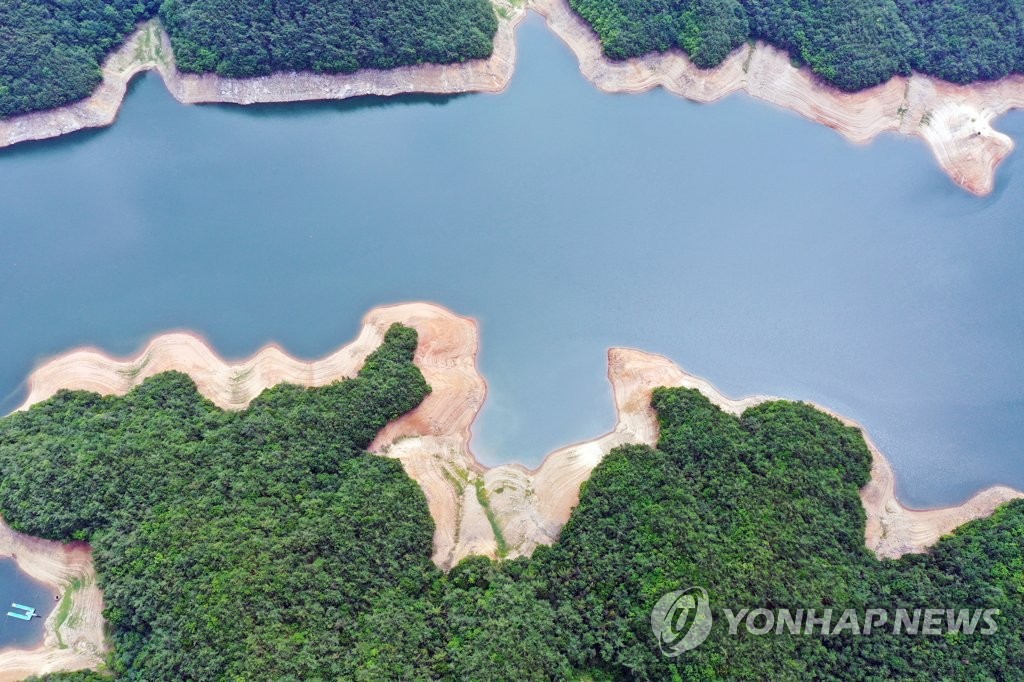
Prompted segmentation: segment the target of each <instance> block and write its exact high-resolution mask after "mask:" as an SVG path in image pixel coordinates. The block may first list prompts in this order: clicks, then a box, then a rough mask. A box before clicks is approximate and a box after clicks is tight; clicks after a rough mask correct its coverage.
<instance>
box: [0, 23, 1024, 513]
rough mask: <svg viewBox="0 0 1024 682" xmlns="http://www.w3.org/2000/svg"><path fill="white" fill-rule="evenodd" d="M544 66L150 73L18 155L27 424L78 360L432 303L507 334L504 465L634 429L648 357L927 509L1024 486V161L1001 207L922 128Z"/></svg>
mask: <svg viewBox="0 0 1024 682" xmlns="http://www.w3.org/2000/svg"><path fill="white" fill-rule="evenodd" d="M519 53H520V57H519V59H520V61H519V66H518V70H517V72H516V76H515V79H514V81H513V83H512V85H511V87H510V88H509V90H508V91H507V92H505V93H503V94H500V95H475V96H462V97H455V98H430V97H410V98H396V99H392V100H379V99H366V100H361V101H355V102H351V101H350V102H342V103H321V104H306V105H276V106H261V107H253V108H241V107H232V106H202V107H185V106H182V105H179V104H177V103H176V102H175V101H174V100H173V99H172V98H171V97H170V95H168V94H167V92H166V91H165V90H164V89H163V86H162V84H161V83H160V80H159V78H158V77H156V76H152V75H150V76H146V77H143V78H141V79H140V80H138V81H137V82H136V83H135V85H134V87H133V88H132V91H131V94H130V96H129V98H128V100H127V102H126V103H125V106H124V109H123V112H122V115H121V118H120V120H119V121H118V122H117V124H116V125H115V126H113V127H112V128H109V129H107V130H103V131H99V132H89V133H83V134H78V135H74V136H71V137H69V138H66V139H63V140H58V141H53V142H46V143H36V144H30V145H25V146H21V147H16V148H14V149H11V150H7V151H4V152H0V206H2V207H3V212H2V214H0V320H3V322H4V333H3V336H2V337H0V350H2V351H3V353H2V354H0V398H3V397H4V396H6V398H4V399H3V402H2V403H0V409H3V410H6V409H11V408H13V407H15V406H16V405H17V403H18V402H20V400H21V398H22V397H23V395H24V393H23V391H24V387H23V385H22V383H21V382H22V381H23V379H24V377H25V376H26V375H27V373H28V372H29V371H30V370H31V368H32V367H33V365H34V364H35V363H36V362H38V361H39V360H40V359H42V358H44V357H46V356H48V355H51V354H54V353H58V352H61V351H64V350H66V349H68V348H70V347H73V346H76V345H80V344H86V343H88V344H93V345H98V346H101V347H103V348H105V349H108V350H110V351H112V352H116V353H128V352H131V351H133V350H135V349H137V348H138V347H139V345H140V344H142V343H143V342H144V341H145V340H146V338H148V337H149V336H151V335H153V334H155V333H157V332H160V331H164V330H167V329H172V328H189V329H195V330H197V331H199V332H200V333H202V334H204V335H205V336H207V337H208V338H209V339H210V340H211V341H212V343H213V344H214V345H215V346H216V347H217V349H218V350H219V351H220V352H221V353H223V354H226V355H229V356H236V357H237V356H244V355H246V354H248V353H250V352H252V351H254V350H256V349H257V348H258V347H259V346H261V345H263V344H264V343H266V342H268V341H271V340H276V341H279V342H281V343H282V344H283V345H284V346H285V347H286V348H287V349H289V350H290V351H291V352H292V353H296V354H298V355H302V356H306V357H316V356H319V355H322V354H324V353H326V352H328V351H330V350H332V349H333V348H335V347H337V346H339V345H341V344H342V343H344V342H345V341H347V340H348V339H349V338H351V337H352V336H353V335H354V334H355V332H356V330H357V328H358V325H359V321H360V318H361V316H362V315H363V314H364V313H365V312H366V311H367V310H368V309H369V308H370V307H372V306H374V305H378V304H381V303H390V302H398V301H404V300H413V299H427V300H434V301H437V302H440V303H443V304H445V305H447V306H449V307H451V308H453V309H454V310H455V311H457V312H459V313H462V314H466V315H472V316H475V317H477V318H479V319H480V320H481V323H482V332H483V351H482V356H481V366H482V369H483V371H484V374H485V376H486V378H487V380H488V382H489V388H490V393H489V398H488V403H487V406H486V407H485V410H484V412H483V415H482V417H481V419H480V421H479V423H478V424H477V425H476V428H475V429H474V430H475V434H476V435H475V438H474V442H473V445H474V449H475V451H476V452H477V454H478V456H480V457H481V459H483V460H484V461H486V462H489V463H496V462H500V461H507V460H517V461H520V462H524V463H527V464H531V465H532V464H536V463H538V462H539V461H540V459H541V458H542V457H543V455H544V454H545V453H546V452H547V451H548V450H550V449H552V448H554V447H557V446H559V445H563V444H565V443H568V442H571V441H576V440H580V439H583V438H589V437H593V436H596V435H598V434H600V433H602V432H604V431H606V430H608V429H609V428H610V427H611V425H612V423H613V410H612V403H611V397H610V393H609V390H608V387H607V384H606V381H605V349H606V348H607V347H608V346H610V345H629V346H636V347H639V348H643V349H646V350H651V351H657V352H661V353H665V354H666V355H669V356H670V357H672V358H673V359H675V360H676V361H677V362H679V363H680V364H681V365H682V366H683V367H685V368H686V369H688V370H689V371H691V372H694V373H696V374H699V375H702V376H705V377H707V378H708V379H710V380H711V381H713V382H714V383H715V384H717V385H718V386H719V387H720V388H721V389H722V390H724V391H725V392H726V393H728V394H731V395H740V394H746V393H770V394H778V395H783V396H787V397H793V398H802V399H808V400H814V401H818V402H821V403H823V404H825V405H828V406H829V407H831V408H833V409H835V410H837V411H839V412H841V413H843V414H846V415H848V416H850V417H852V418H854V419H857V420H858V421H860V422H862V423H863V424H864V425H865V426H866V427H867V428H868V429H869V431H870V432H871V434H872V435H873V437H874V438H875V440H876V441H877V442H878V444H879V445H880V446H881V447H882V448H883V450H885V451H886V452H887V453H888V454H889V456H890V457H891V459H892V460H893V462H894V465H895V467H896V469H897V472H898V475H899V476H898V478H899V485H900V492H901V496H902V497H903V499H904V500H905V501H906V502H908V503H910V504H914V505H933V504H944V503H952V502H956V501H958V500H960V499H962V498H964V497H965V496H967V495H969V494H970V493H971V492H973V491H975V490H976V489H978V488H980V487H983V486H987V485H990V484H993V483H999V482H1003V483H1008V484H1011V485H1014V486H1016V487H1019V488H1024V457H1022V447H1021V445H1020V444H1021V442H1024V410H1022V408H1024V388H1022V387H1024V363H1022V362H1021V351H1022V341H1021V339H1022V338H1024V305H1022V304H1021V301H1022V300H1024V267H1022V266H1024V225H1022V224H1021V222H1022V220H1021V217H1020V216H1022V215H1024V172H1022V170H1021V161H1020V154H1014V155H1013V156H1012V157H1011V158H1010V159H1009V160H1008V161H1007V162H1006V163H1005V164H1004V166H1003V167H1002V169H1001V170H1000V174H999V178H998V187H997V190H996V192H995V193H994V194H993V195H992V196H990V197H987V198H984V199H978V198H975V197H972V196H970V195H968V194H967V193H965V192H964V191H962V190H960V189H958V188H956V187H955V186H954V185H953V184H952V182H951V181H950V180H949V179H947V178H946V177H945V176H944V175H943V174H942V173H941V172H940V171H939V170H938V168H937V166H936V164H935V163H934V162H933V161H932V159H931V157H930V153H929V152H928V150H927V149H926V148H925V147H924V145H922V144H920V143H918V142H916V141H910V140H905V139H902V138H896V137H883V138H882V139H879V140H876V141H875V142H874V143H873V144H871V145H869V146H865V147H858V146H853V145H850V144H848V143H847V142H845V141H844V140H843V139H842V138H840V137H839V136H838V135H836V134H835V133H834V132H832V131H830V130H828V129H826V128H824V127H821V126H818V125H815V124H812V123H810V122H807V121H804V120H802V119H800V118H799V117H797V116H795V115H793V114H791V113H789V112H785V111H781V110H778V109H775V108H773V107H771V106H768V105H765V104H763V103H760V102H755V101H753V100H750V99H748V98H745V97H742V96H737V97H732V98H729V99H728V100H726V101H724V102H721V103H718V104H715V105H710V106H701V105H695V104H691V103H688V102H685V101H683V100H680V99H678V98H676V97H674V96H671V95H669V94H666V93H664V92H660V91H658V92H652V93H647V94H644V95H621V96H610V95H605V94H602V93H600V92H598V91H597V90H596V89H595V88H593V87H592V86H591V85H590V84H589V83H588V82H587V81H586V80H584V79H583V78H582V76H580V74H579V72H578V67H577V64H576V63H575V61H574V59H573V57H572V55H571V54H570V53H569V52H568V50H567V49H566V48H565V47H564V46H563V45H561V43H559V42H558V40H557V39H556V38H555V37H554V36H553V35H552V34H550V33H548V32H547V31H546V29H545V28H544V27H543V23H542V22H541V21H540V20H539V19H537V18H536V17H531V18H530V19H529V20H527V22H526V23H525V24H524V25H523V27H522V28H521V30H520V51H519ZM998 127H1000V128H1001V129H1002V130H1005V131H1007V132H1009V133H1010V134H1012V135H1014V137H1015V138H1016V139H1018V140H1019V139H1021V137H1022V134H1024V115H1021V114H1015V115H1011V116H1008V117H1006V118H1004V119H1002V120H1000V121H999V122H998Z"/></svg>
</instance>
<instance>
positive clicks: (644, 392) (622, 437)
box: [21, 303, 1022, 568]
mask: <svg viewBox="0 0 1024 682" xmlns="http://www.w3.org/2000/svg"><path fill="white" fill-rule="evenodd" d="M394 322H402V323H404V324H407V325H410V326H412V327H414V328H416V329H417V331H418V332H419V335H420V344H419V347H418V348H417V351H416V358H415V361H416V364H417V365H418V366H419V367H420V368H421V370H422V371H423V373H424V375H425V377H426V379H427V381H428V382H429V383H430V385H431V386H432V387H433V392H432V393H431V394H430V396H428V397H427V399H426V400H425V401H424V402H423V404H422V405H420V406H419V407H418V408H416V409H415V410H413V411H412V412H410V413H409V414H408V415H406V416H405V417H403V418H401V419H399V420H398V421H396V422H393V423H392V424H390V425H388V426H387V427H386V428H385V429H384V430H383V431H382V432H381V433H380V434H379V435H378V437H377V439H376V440H375V441H374V443H373V445H372V446H371V447H372V449H373V450H375V451H377V452H380V453H381V454H384V455H386V456H389V457H394V458H397V459H399V460H400V461H401V462H402V464H403V466H404V468H405V470H406V471H407V472H408V474H409V475H410V476H411V477H412V478H413V479H414V480H416V481H417V482H418V483H419V484H420V486H421V487H422V488H423V490H424V492H425V494H426V497H427V500H428V503H429V506H430V511H431V515H432V516H433V518H434V521H435V523H436V526H437V527H436V532H435V536H434V557H433V558H434V561H435V563H437V564H438V565H439V566H441V567H443V568H447V567H449V566H451V565H452V564H453V563H455V562H457V561H458V560H459V559H461V558H462V557H465V556H468V555H470V554H485V555H487V556H492V557H493V556H497V555H499V554H500V553H501V550H502V549H503V550H504V552H505V553H506V556H517V555H520V554H529V553H530V552H532V550H533V548H534V547H536V546H537V545H538V544H544V543H550V542H552V541H553V540H554V539H555V538H556V537H557V536H558V532H559V530H560V529H561V527H562V525H563V524H564V523H565V521H566V519H568V517H569V513H570V511H571V510H572V508H573V506H575V504H576V502H577V501H578V493H579V486H580V483H582V482H583V481H585V480H586V479H587V478H588V477H589V476H590V472H591V471H592V470H593V468H594V467H595V466H596V465H597V464H598V463H599V462H600V461H601V459H602V458H603V457H604V455H605V454H606V453H608V452H609V451H610V450H611V449H612V448H614V447H617V446H619V445H623V444H626V443H647V444H651V445H653V444H655V443H656V442H657V438H658V427H657V421H656V419H655V415H654V413H653V411H652V410H651V408H650V393H651V390H652V389H654V388H655V387H657V386H686V387H691V388H696V389H698V390H700V391H701V392H702V393H704V394H705V395H707V396H708V397H709V398H710V399H711V400H712V401H714V402H715V403H716V404H717V405H719V406H721V407H722V408H723V409H725V410H727V411H729V412H733V413H737V414H738V413H740V412H742V411H743V410H744V409H746V408H747V407H750V406H752V405H756V404H758V403H760V402H762V401H764V400H767V399H768V398H766V397H763V396H754V397H749V398H744V399H742V400H732V399H729V398H727V397H725V396H723V395H722V394H721V393H719V392H718V391H717V390H716V389H715V388H714V387H713V386H712V385H711V384H709V383H708V382H706V381H704V380H702V379H699V378H697V377H694V376H692V375H690V374H687V373H686V372H685V371H683V370H682V369H680V368H679V367H678V366H676V365H675V364H674V363H672V362H671V361H670V360H668V359H667V358H664V357H661V356H657V355H652V354H649V353H644V352H642V351H637V350H631V349H625V348H613V349H611V350H610V351H609V353H608V378H609V381H610V383H611V385H612V391H613V393H614V397H615V405H616V409H617V415H618V417H617V423H616V426H615V428H614V429H613V430H612V431H611V432H610V433H607V434H605V435H604V436H601V437H600V438H597V439H595V440H592V441H587V442H583V443H578V444H575V445H570V446H567V447H565V448H562V449H560V450H557V451H555V452H553V453H551V454H550V455H548V457H547V458H546V459H545V460H544V462H543V464H542V465H541V466H540V467H539V468H537V469H536V470H534V471H530V470H527V469H525V468H524V467H521V466H518V465H512V464H508V465H502V466H498V467H494V468H490V469H488V468H485V467H483V466H481V465H480V464H479V463H478V462H477V461H476V460H475V459H474V457H473V454H472V451H471V450H470V437H471V432H470V428H471V426H472V423H473V420H474V419H475V418H476V415H477V414H478V412H479V410H480V408H481V406H482V405H483V401H484V398H485V395H486V385H485V383H484V380H483V378H482V377H481V375H480V373H479V371H478V370H477V366H476V353H477V350H478V347H479V331H478V328H477V325H476V323H475V321H473V320H471V319H469V318H464V317H459V316H457V315H455V314H454V313H452V312H450V311H448V310H445V309H443V308H441V307H438V306H435V305H431V304H426V303H411V304H403V305H397V306H388V307H381V308H376V309H374V310H373V311H371V312H370V313H369V314H368V315H367V316H366V318H365V319H364V321H363V327H362V329H361V331H360V333H359V335H358V336H357V338H356V339H355V340H354V341H352V342H351V343H350V344H348V345H346V346H345V347H343V348H341V349H340V350H338V351H336V352H335V353H333V354H332V355H329V356H327V357H326V358H324V359H322V360H318V361H315V362H303V361H299V360H295V359H292V358H290V357H288V356H287V355H286V354H285V353H284V352H283V351H281V350H280V349H279V348H277V347H274V346H270V347H267V348H265V349H263V350H261V351H259V352H258V353H257V354H255V355H254V356H253V357H251V358H249V359H247V360H244V361H241V362H237V363H226V362H225V361H224V360H222V359H221V358H219V357H218V356H217V355H216V354H215V353H214V352H213V351H211V350H210V349H209V347H208V346H206V344H205V343H203V341H202V340H200V339H199V338H197V337H195V336H192V335H188V334H168V335H164V336H160V337H157V338H156V339H154V340H153V341H151V342H150V343H149V344H148V345H147V346H146V348H145V349H144V350H143V351H142V353H140V354H139V355H138V356H136V357H135V358H132V359H122V360H118V359H114V358H110V357H109V356H106V355H104V354H102V353H99V352H97V351H95V350H89V349H86V350H79V351H74V352H72V353H69V354H67V355H64V356H61V357H58V358H55V359H53V360H51V361H49V362H47V363H46V364H44V365H43V366H41V367H40V368H39V369H37V370H36V371H35V372H34V373H33V374H32V376H31V377H30V378H29V391H30V394H29V397H28V399H27V400H26V403H25V405H23V406H22V408H21V409H25V408H27V407H28V406H30V405H31V404H33V403H35V402H38V401H40V400H44V399H46V398H47V397H49V396H51V395H53V393H54V392H56V391H57V390H59V389H61V388H75V389H85V390H92V391H97V392H100V393H107V394H110V393H116V394H123V393H125V392H126V391H128V390H129V389H130V388H131V387H132V386H135V385H137V384H138V383H139V382H141V381H142V380H143V379H144V378H145V377H148V376H151V375H153V374H157V373H159V372H163V371H167V370H171V369H176V370H180V371H183V372H187V373H188V374H190V375H191V376H192V377H193V378H194V379H195V381H196V383H197V385H198V386H199V390H200V391H201V392H202V393H203V394H204V395H206V396H207V397H209V398H210V399H211V400H213V401H214V402H215V403H216V404H218V405H220V406H221V407H224V408H226V409H239V408H242V407H244V406H245V405H247V404H248V403H249V401H250V400H252V399H253V398H254V397H255V396H256V395H258V394H259V393H260V391H262V390H263V389H264V388H266V387H268V386H272V385H274V384H276V383H279V382H282V381H289V382H292V383H297V384H302V385H307V386H318V385H323V384H326V383H330V382H332V381H335V380H337V379H341V378H343V377H348V376H352V375H353V374H355V372H357V371H358V369H359V367H360V366H361V365H362V362H363V360H364V359H365V357H366V355H367V354H368V353H369V352H370V351H372V350H373V349H374V348H375V347H376V346H377V345H378V344H379V343H380V341H381V339H382V338H383V334H384V332H385V331H386V330H387V328H388V327H389V326H390V325H391V324H392V323H394ZM839 418H840V419H842V417H839ZM844 421H846V420H844ZM847 423H850V422H848V421H847ZM868 444H869V446H870V448H871V452H872V455H873V458H874V461H873V467H872V480H871V482H870V484H869V485H867V486H866V487H865V488H864V489H863V490H862V491H861V499H862V501H863V503H864V508H865V510H866V512H867V516H868V524H867V530H866V537H865V542H866V544H867V546H868V547H869V548H871V549H872V550H873V551H874V552H876V553H877V554H878V555H879V556H886V557H896V556H900V555H902V554H905V553H907V552H916V551H922V550H923V549H925V548H926V547H928V546H930V545H931V544H933V543H934V542H935V541H936V540H938V538H939V537H941V536H942V535H944V534H946V533H949V532H950V531H951V530H953V529H954V528H956V527H957V526H959V525H960V524H962V523H964V522H966V521H968V520H970V519H973V518H978V517H980V516H984V515H987V514H990V513H991V512H992V510H993V509H994V508H995V507H996V506H997V505H999V504H1000V503H1002V502H1005V501H1006V500H1009V499H1011V498H1014V497H1020V496H1022V494H1021V493H1019V492H1017V491H1014V490H1011V489H1009V488H1005V487H994V488H990V489H988V490H985V491H983V492H981V493H979V494H978V495H976V496H975V497H973V498H972V499H971V500H969V501H968V502H966V503H965V504H963V505H960V506H957V507H949V508H943V509H932V510H922V511H915V510H909V509H906V508H905V507H903V506H902V505H900V503H899V501H898V500H897V499H896V495H895V485H894V479H893V472H892V468H891V466H890V465H889V463H888V461H887V460H886V459H885V457H884V456H883V455H882V453H881V452H879V450H878V449H877V448H876V447H875V446H874V444H873V443H871V441H870V439H868ZM494 528H498V529H499V531H500V533H501V540H500V541H499V538H498V537H496V534H495V532H494V530H493V529H494Z"/></svg>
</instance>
